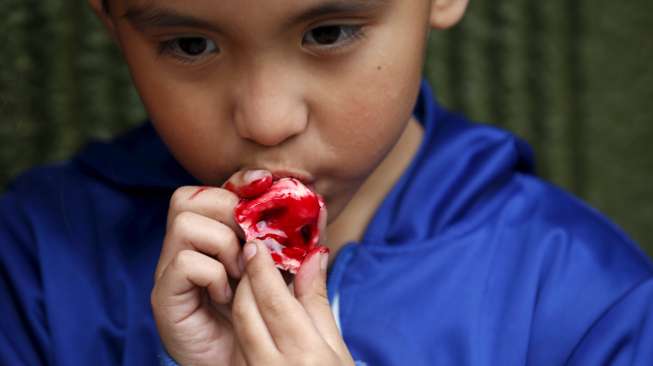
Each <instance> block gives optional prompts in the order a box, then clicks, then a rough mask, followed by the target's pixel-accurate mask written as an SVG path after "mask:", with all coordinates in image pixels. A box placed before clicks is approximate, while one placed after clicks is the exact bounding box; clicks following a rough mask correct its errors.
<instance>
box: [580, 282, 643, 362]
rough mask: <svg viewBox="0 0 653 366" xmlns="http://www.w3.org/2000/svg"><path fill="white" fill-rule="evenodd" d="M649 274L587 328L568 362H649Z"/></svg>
mask: <svg viewBox="0 0 653 366" xmlns="http://www.w3.org/2000/svg"><path fill="white" fill-rule="evenodd" d="M652 345H653V278H649V279H648V280H646V281H644V282H643V283H641V284H639V285H638V286H636V287H634V288H633V289H632V290H631V291H629V292H628V293H626V294H625V295H624V296H623V297H622V298H620V299H619V300H618V301H617V302H615V303H614V304H613V305H612V306H611V307H610V308H608V310H607V311H606V312H605V313H604V314H602V315H601V317H600V318H599V319H597V320H596V322H595V323H594V324H593V325H592V326H591V327H590V329H588V331H587V333H586V334H585V335H584V337H583V338H582V339H581V341H580V342H579V344H578V345H577V346H576V349H575V351H574V352H573V354H572V356H571V358H570V359H569V362H568V365H573V366H576V365H578V366H580V365H615V366H626V365H653V346H652Z"/></svg>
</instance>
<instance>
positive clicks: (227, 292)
mask: <svg viewBox="0 0 653 366" xmlns="http://www.w3.org/2000/svg"><path fill="white" fill-rule="evenodd" d="M231 296H233V291H232V290H231V286H229V283H228V282H227V286H226V287H225V288H224V298H225V300H227V302H229V301H231Z"/></svg>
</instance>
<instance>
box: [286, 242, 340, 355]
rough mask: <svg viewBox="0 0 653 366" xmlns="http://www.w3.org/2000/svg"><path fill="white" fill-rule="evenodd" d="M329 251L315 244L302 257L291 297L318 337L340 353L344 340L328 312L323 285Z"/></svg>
mask: <svg viewBox="0 0 653 366" xmlns="http://www.w3.org/2000/svg"><path fill="white" fill-rule="evenodd" d="M328 259H329V251H328V248H326V247H319V248H318V249H317V250H315V251H313V252H312V253H310V254H309V257H308V258H307V259H306V260H304V262H303V263H302V266H301V267H300V269H299V272H298V273H297V275H296V276H295V282H294V284H293V287H294V292H295V297H297V300H298V301H299V302H300V303H301V304H302V306H303V307H304V310H305V311H306V313H307V314H308V316H309V317H310V318H311V320H312V321H313V324H314V325H315V327H316V328H317V330H318V332H320V335H321V336H322V338H323V339H324V340H325V341H326V342H327V343H328V344H329V346H331V348H332V349H333V350H334V351H337V352H338V353H340V350H342V347H344V343H343V342H342V337H341V336H340V331H339V330H338V326H337V325H336V321H335V319H334V317H333V313H332V312H331V306H330V305H329V298H328V296H327V288H326V277H327V276H326V274H327V264H328V262H329V260H328Z"/></svg>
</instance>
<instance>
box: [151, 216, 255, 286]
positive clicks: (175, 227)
mask: <svg viewBox="0 0 653 366" xmlns="http://www.w3.org/2000/svg"><path fill="white" fill-rule="evenodd" d="M186 249H191V250H195V251H198V252H202V253H204V254H206V255H208V256H211V257H215V258H217V259H218V260H219V261H220V262H221V263H223V264H224V265H225V267H226V268H227V270H228V272H229V274H230V275H231V276H232V277H235V278H240V276H241V275H242V273H241V269H240V265H239V255H240V241H239V240H238V238H237V237H236V234H235V233H234V232H233V230H231V228H229V227H227V226H226V225H224V224H223V223H221V222H218V221H215V220H213V219H210V218H208V217H206V216H202V215H200V214H197V213H194V212H189V211H186V212H182V213H181V214H179V215H177V217H176V218H175V220H174V222H172V224H171V225H170V228H169V229H168V232H167V233H166V237H165V240H164V243H163V248H162V249H161V255H160V257H159V263H158V264H157V268H156V271H155V279H156V278H159V277H160V276H161V274H162V273H163V271H164V270H165V268H166V267H167V266H168V265H169V263H170V262H171V261H172V259H173V258H175V256H176V255H177V254H178V253H179V252H180V251H182V250H186Z"/></svg>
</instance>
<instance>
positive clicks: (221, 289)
mask: <svg viewBox="0 0 653 366" xmlns="http://www.w3.org/2000/svg"><path fill="white" fill-rule="evenodd" d="M201 288H205V289H206V290H207V293H208V294H209V297H210V299H211V300H212V301H213V302H215V303H218V304H226V303H229V302H230V301H231V299H232V297H233V294H232V290H231V287H230V286H229V283H228V281H227V274H226V272H225V269H224V266H223V265H222V264H221V263H220V262H218V261H217V260H215V259H213V258H210V257H208V256H206V255H204V254H202V253H199V252H195V251H192V250H183V251H181V252H179V253H178V254H177V256H175V258H174V260H173V261H172V263H170V265H169V266H168V267H167V268H166V270H165V271H164V272H163V274H162V275H161V277H160V278H159V280H158V281H157V282H156V283H155V286H154V289H153V290H152V308H153V309H154V311H155V312H158V313H160V314H161V315H163V318H164V319H168V320H169V321H170V322H172V323H174V322H178V321H180V320H182V319H184V318H186V317H187V316H188V315H190V314H192V313H193V312H195V311H196V310H197V309H198V308H199V307H200V305H201V301H202V297H201V296H199V295H200V294H199V293H198V292H199V291H200V289H201Z"/></svg>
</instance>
